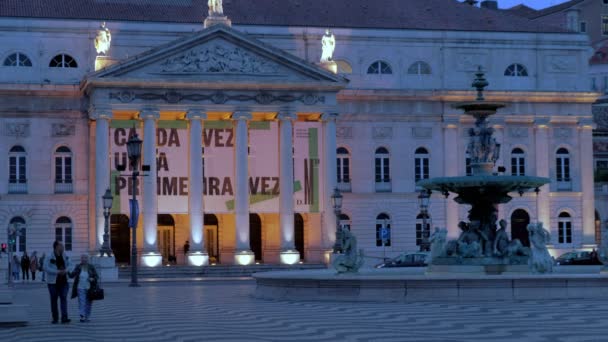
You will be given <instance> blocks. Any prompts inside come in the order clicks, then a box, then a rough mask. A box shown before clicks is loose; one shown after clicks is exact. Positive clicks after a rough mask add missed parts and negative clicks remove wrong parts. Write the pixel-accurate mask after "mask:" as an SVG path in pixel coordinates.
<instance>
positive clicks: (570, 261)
mask: <svg viewBox="0 0 608 342" xmlns="http://www.w3.org/2000/svg"><path fill="white" fill-rule="evenodd" d="M555 264H556V265H561V266H566V265H601V264H602V263H601V262H600V261H599V260H598V258H597V253H593V252H576V251H574V252H568V253H564V254H562V255H560V256H559V257H558V258H557V259H555Z"/></svg>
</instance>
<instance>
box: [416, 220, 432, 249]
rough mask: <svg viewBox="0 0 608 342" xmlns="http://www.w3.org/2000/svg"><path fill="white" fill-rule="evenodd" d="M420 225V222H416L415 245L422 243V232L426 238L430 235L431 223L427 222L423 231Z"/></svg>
mask: <svg viewBox="0 0 608 342" xmlns="http://www.w3.org/2000/svg"><path fill="white" fill-rule="evenodd" d="M422 226H423V224H422V222H418V223H416V246H420V245H422V242H424V234H426V235H427V238H428V237H429V236H430V234H429V233H430V232H431V224H430V223H427V224H426V229H425V230H424V231H423V230H422Z"/></svg>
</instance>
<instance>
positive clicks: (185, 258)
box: [184, 240, 190, 264]
mask: <svg viewBox="0 0 608 342" xmlns="http://www.w3.org/2000/svg"><path fill="white" fill-rule="evenodd" d="M188 253H190V241H188V240H186V243H185V244H184V260H186V264H187V263H188Z"/></svg>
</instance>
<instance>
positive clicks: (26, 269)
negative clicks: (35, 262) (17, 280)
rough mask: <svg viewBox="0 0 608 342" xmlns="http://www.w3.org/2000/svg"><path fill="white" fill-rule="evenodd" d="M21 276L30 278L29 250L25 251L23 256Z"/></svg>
mask: <svg viewBox="0 0 608 342" xmlns="http://www.w3.org/2000/svg"><path fill="white" fill-rule="evenodd" d="M21 273H22V274H21V278H22V279H23V281H25V279H27V280H30V257H29V256H27V252H23V255H22V256H21Z"/></svg>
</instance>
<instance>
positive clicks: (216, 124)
mask: <svg viewBox="0 0 608 342" xmlns="http://www.w3.org/2000/svg"><path fill="white" fill-rule="evenodd" d="M203 126H204V127H205V129H225V128H232V121H227V120H223V121H222V120H217V121H205V123H204V124H203Z"/></svg>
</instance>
